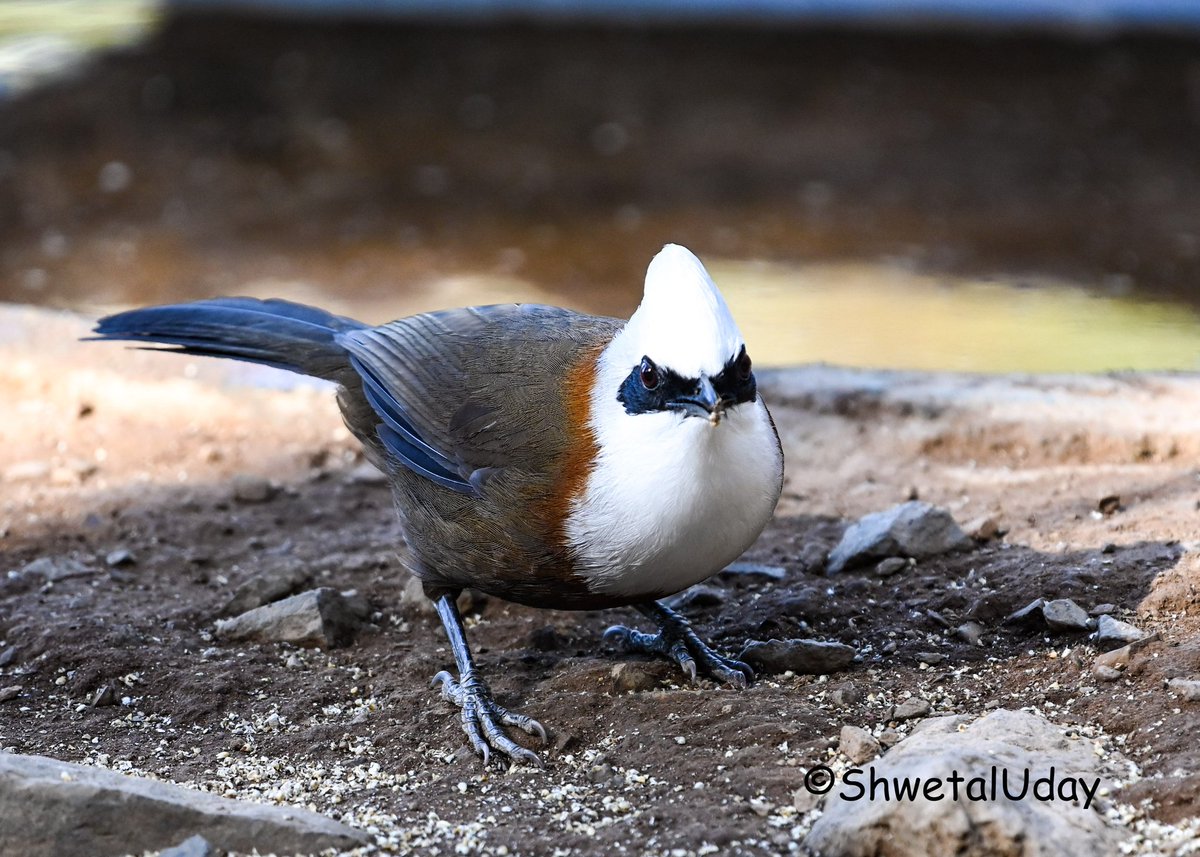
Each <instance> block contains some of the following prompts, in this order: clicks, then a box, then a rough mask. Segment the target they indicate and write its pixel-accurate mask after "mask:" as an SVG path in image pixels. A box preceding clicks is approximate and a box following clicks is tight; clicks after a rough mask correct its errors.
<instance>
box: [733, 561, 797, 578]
mask: <svg viewBox="0 0 1200 857" xmlns="http://www.w3.org/2000/svg"><path fill="white" fill-rule="evenodd" d="M721 573H722V574H750V575H757V576H758V577H768V578H770V579H771V580H783V579H784V578H785V577H787V570H786V569H784V568H781V567H779V566H777V565H763V564H762V563H761V562H734V563H730V564H729V565H727V566H725V568H724V569H723V570H722V572H721Z"/></svg>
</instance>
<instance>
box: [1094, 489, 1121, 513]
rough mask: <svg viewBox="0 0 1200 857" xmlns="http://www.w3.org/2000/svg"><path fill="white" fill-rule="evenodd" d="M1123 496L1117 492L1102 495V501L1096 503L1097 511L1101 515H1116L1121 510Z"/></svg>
mask: <svg viewBox="0 0 1200 857" xmlns="http://www.w3.org/2000/svg"><path fill="white" fill-rule="evenodd" d="M1121 508H1122V507H1121V498H1120V496H1119V495H1117V494H1109V495H1108V496H1107V497H1101V498H1100V502H1099V503H1097V504H1096V511H1097V512H1099V513H1100V514H1101V515H1105V516H1107V515H1115V514H1116V513H1117V512H1119V511H1121Z"/></svg>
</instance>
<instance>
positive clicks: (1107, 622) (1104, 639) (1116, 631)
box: [1096, 613, 1149, 649]
mask: <svg viewBox="0 0 1200 857" xmlns="http://www.w3.org/2000/svg"><path fill="white" fill-rule="evenodd" d="M1147 636H1149V635H1148V634H1147V633H1146V632H1145V631H1143V630H1142V629H1141V628H1137V627H1134V626H1133V625H1130V624H1129V623H1128V622H1122V621H1121V620H1120V619H1114V618H1113V617H1112V616H1109V615H1108V614H1107V613H1102V614H1100V620H1099V622H1098V623H1097V628H1096V644H1097V645H1098V646H1100V648H1102V649H1115V648H1118V647H1120V646H1124V645H1128V644H1129V643H1136V642H1137V641H1138V640H1141V639H1143V638H1144V637H1147Z"/></svg>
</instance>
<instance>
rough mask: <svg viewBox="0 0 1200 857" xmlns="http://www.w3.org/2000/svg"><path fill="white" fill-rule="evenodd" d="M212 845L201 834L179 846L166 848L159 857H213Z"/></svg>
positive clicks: (189, 838)
mask: <svg viewBox="0 0 1200 857" xmlns="http://www.w3.org/2000/svg"><path fill="white" fill-rule="evenodd" d="M212 853H213V850H212V845H210V844H209V842H208V840H207V839H205V838H204V837H203V836H201V835H200V834H198V833H197V834H196V835H195V836H189V837H188V838H187V839H185V840H183V841H182V842H180V843H179V844H178V845H175V846H172V847H171V848H164V849H163V850H162V851H160V852H159V854H158V857H212Z"/></svg>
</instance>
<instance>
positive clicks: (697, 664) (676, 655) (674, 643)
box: [604, 619, 754, 689]
mask: <svg viewBox="0 0 1200 857" xmlns="http://www.w3.org/2000/svg"><path fill="white" fill-rule="evenodd" d="M604 639H605V641H607V642H610V643H620V644H622V645H623V646H624V647H625V649H626V650H627V651H631V652H638V653H640V654H644V655H658V656H660V657H665V658H669V659H671V660H673V661H674V662H675V663H677V664H679V668H680V669H681V670H683V671H684V673H686V674H687V677H688V680H689V681H691V682H695V681H696V676H697V674H698V673H699V672H703V673H705V674H706V675H710V676H712V677H713V678H716V679H719V680H721V681H723V682H725V683H727V684H731V685H733V686H734V687H736V688H738V689H743V688H745V687H747V686H748V685H749V684H750V682H752V681H753V680H754V670H752V669H751V668H750V666H749V665H748V664H744V663H742V662H741V661H739V660H736V659H734V658H727V657H725V656H724V655H721V654H718V653H717V652H715V651H713V650H712V649H711V648H710V647H709V646H708V645H706V644H705V642H704V641H703V640H701V639H700V638H699V637H698V636H697V635H696V632H695V631H693V630H692V629H691V627H690V626H689V625H687V624H686V623H685V622H684V621H683V620H682V619H680V620H679V623H678V626H664V627H663V629H662V630H661V631H659V632H658V633H657V634H646V633H644V632H642V631H638V630H636V629H634V628H627V627H625V626H624V625H613V626H612V627H610V628H608V629H607V630H606V631H605V632H604Z"/></svg>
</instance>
